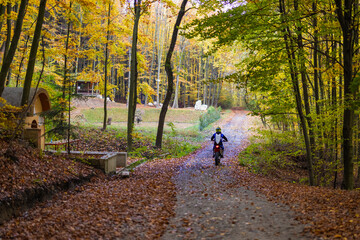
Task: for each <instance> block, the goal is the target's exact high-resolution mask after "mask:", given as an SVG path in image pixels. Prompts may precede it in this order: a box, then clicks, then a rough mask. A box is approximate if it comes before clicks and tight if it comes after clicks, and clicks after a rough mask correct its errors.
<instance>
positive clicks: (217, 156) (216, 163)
mask: <svg viewBox="0 0 360 240" xmlns="http://www.w3.org/2000/svg"><path fill="white" fill-rule="evenodd" d="M219 164H220V152H215V166H217V165H219Z"/></svg>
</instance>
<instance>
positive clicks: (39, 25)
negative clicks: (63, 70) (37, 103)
mask: <svg viewBox="0 0 360 240" xmlns="http://www.w3.org/2000/svg"><path fill="white" fill-rule="evenodd" d="M45 8H46V0H41V1H40V5H39V13H38V19H37V22H36V26H35V32H34V37H33V41H32V44H31V49H30V56H29V61H28V66H27V69H26V76H25V80H24V88H23V93H22V98H21V106H24V105H25V104H28V100H29V95H30V88H31V81H32V78H33V74H34V68H35V62H36V54H37V50H38V47H39V41H40V36H41V29H42V25H43V22H44V16H45Z"/></svg>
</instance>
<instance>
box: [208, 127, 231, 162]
mask: <svg viewBox="0 0 360 240" xmlns="http://www.w3.org/2000/svg"><path fill="white" fill-rule="evenodd" d="M223 140H224V141H225V142H227V141H228V139H227V138H226V137H225V135H224V134H222V133H221V128H220V127H217V128H216V133H214V134H213V135H212V137H211V141H214V146H213V151H214V149H215V146H216V144H219V146H220V148H221V151H220V155H221V157H222V158H223V157H224V155H223V154H224V145H223ZM213 157H215V152H214V153H213Z"/></svg>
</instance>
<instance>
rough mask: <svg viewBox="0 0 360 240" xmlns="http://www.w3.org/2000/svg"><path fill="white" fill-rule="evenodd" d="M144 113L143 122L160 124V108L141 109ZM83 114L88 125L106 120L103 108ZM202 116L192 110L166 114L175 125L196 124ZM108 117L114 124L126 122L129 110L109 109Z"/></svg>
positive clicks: (87, 110)
mask: <svg viewBox="0 0 360 240" xmlns="http://www.w3.org/2000/svg"><path fill="white" fill-rule="evenodd" d="M138 110H139V111H140V112H141V113H142V121H143V122H158V121H159V115H160V110H161V109H158V108H139V109H138ZM81 113H82V114H83V115H84V118H85V119H86V121H87V122H88V123H101V122H102V121H103V120H104V110H103V109H102V108H94V109H83V110H81ZM200 115H201V112H200V111H195V110H192V109H169V110H168V111H167V114H166V119H165V121H166V122H173V123H196V122H198V121H199V117H200ZM108 117H110V118H112V121H113V122H126V121H127V117H128V115H127V109H126V108H109V109H108Z"/></svg>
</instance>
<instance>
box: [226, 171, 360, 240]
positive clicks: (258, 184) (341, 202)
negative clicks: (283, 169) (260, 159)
mask: <svg viewBox="0 0 360 240" xmlns="http://www.w3.org/2000/svg"><path fill="white" fill-rule="evenodd" d="M233 175H234V177H235V178H236V183H232V184H230V185H229V186H228V187H235V186H236V185H238V184H241V185H243V186H246V187H247V188H248V189H251V190H254V191H256V192H258V193H261V194H264V195H265V196H267V198H268V199H269V200H270V201H275V202H279V201H280V202H282V203H284V204H286V205H288V206H289V207H290V208H291V209H292V210H293V211H294V212H295V213H296V215H297V218H296V220H298V221H300V222H302V223H304V224H307V226H306V227H305V232H310V233H312V234H314V235H315V236H317V237H322V239H359V238H360V206H359V203H360V192H359V191H357V190H354V191H346V190H340V189H330V188H323V187H310V186H305V185H300V184H293V183H289V182H285V181H279V180H274V179H271V178H269V177H264V176H261V175H256V174H253V173H249V172H248V171H247V170H246V169H245V168H244V167H242V166H239V165H237V166H236V167H235V168H233Z"/></svg>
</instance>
